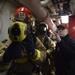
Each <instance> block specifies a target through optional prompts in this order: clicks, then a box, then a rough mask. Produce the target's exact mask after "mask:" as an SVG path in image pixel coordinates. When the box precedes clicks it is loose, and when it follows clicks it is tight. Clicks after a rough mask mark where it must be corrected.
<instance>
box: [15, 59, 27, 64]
mask: <svg viewBox="0 0 75 75" xmlns="http://www.w3.org/2000/svg"><path fill="white" fill-rule="evenodd" d="M27 61H28V58H20V59H16V60H14V62H15V63H24V62H27Z"/></svg>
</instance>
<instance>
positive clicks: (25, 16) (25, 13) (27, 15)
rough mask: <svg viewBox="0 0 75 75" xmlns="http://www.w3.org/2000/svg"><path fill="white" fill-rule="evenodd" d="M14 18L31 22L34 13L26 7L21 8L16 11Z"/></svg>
mask: <svg viewBox="0 0 75 75" xmlns="http://www.w3.org/2000/svg"><path fill="white" fill-rule="evenodd" d="M13 16H14V20H18V21H25V20H26V21H31V20H32V18H33V16H32V12H31V11H30V10H29V9H28V8H26V7H20V8H18V9H16V10H15V13H14V15H13Z"/></svg>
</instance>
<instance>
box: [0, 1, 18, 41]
mask: <svg viewBox="0 0 75 75" xmlns="http://www.w3.org/2000/svg"><path fill="white" fill-rule="evenodd" d="M0 5H2V6H0V9H1V11H0V41H2V40H4V39H6V38H8V27H9V26H10V23H11V22H12V21H11V20H10V17H11V15H12V14H13V12H14V10H15V9H16V8H17V7H18V6H16V5H15V4H13V3H11V2H10V1H8V0H4V2H3V1H2V0H0Z"/></svg>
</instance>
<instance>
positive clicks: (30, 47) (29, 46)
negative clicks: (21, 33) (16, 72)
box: [23, 34, 35, 56]
mask: <svg viewBox="0 0 75 75" xmlns="http://www.w3.org/2000/svg"><path fill="white" fill-rule="evenodd" d="M24 42H25V43H24V44H23V45H24V46H25V48H26V51H27V53H28V54H29V55H30V56H34V54H35V47H34V41H33V38H32V36H31V34H29V35H27V37H26V39H25V40H24Z"/></svg>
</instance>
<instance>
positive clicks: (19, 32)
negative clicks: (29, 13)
mask: <svg viewBox="0 0 75 75" xmlns="http://www.w3.org/2000/svg"><path fill="white" fill-rule="evenodd" d="M8 34H9V38H10V39H11V40H12V41H13V42H21V41H23V40H24V39H25V38H26V36H27V34H28V31H27V24H26V23H23V22H13V23H11V25H10V27H9V29H8Z"/></svg>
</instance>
